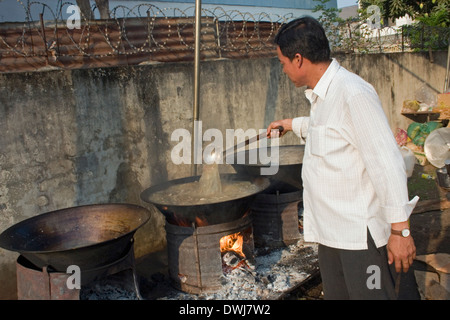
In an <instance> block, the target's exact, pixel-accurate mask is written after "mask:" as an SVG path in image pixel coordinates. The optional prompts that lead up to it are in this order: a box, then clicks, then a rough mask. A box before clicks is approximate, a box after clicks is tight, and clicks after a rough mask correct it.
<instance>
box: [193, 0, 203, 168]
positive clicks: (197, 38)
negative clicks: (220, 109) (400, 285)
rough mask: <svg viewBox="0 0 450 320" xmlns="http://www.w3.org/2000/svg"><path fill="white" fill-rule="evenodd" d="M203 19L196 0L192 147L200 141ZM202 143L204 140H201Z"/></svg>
mask: <svg viewBox="0 0 450 320" xmlns="http://www.w3.org/2000/svg"><path fill="white" fill-rule="evenodd" d="M201 18H202V1H201V0H195V52H194V55H195V56H194V118H193V139H192V146H194V144H195V141H197V139H198V137H197V136H198V134H199V133H198V132H197V129H198V128H197V125H196V122H197V121H198V120H199V105H200V35H201V33H200V32H201ZM199 141H202V139H199ZM196 147H197V148H202V145H201V144H200V145H197V146H196ZM195 149H196V148H194V147H193V148H192V160H193V161H192V164H193V175H194V176H196V175H197V163H196V162H198V160H200V159H196V154H197V150H195Z"/></svg>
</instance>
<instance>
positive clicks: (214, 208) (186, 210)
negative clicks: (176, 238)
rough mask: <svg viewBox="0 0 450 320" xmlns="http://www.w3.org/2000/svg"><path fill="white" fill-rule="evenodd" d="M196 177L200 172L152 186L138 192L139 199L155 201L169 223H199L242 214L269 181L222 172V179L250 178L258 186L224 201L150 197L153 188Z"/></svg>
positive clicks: (224, 220) (217, 220) (226, 219)
mask: <svg viewBox="0 0 450 320" xmlns="http://www.w3.org/2000/svg"><path fill="white" fill-rule="evenodd" d="M199 179H200V176H195V177H187V178H181V179H176V180H171V181H168V182H165V183H162V184H159V185H155V186H152V187H150V188H148V189H146V190H144V191H143V192H142V193H141V199H142V200H143V201H145V202H148V203H151V204H153V205H155V206H156V207H157V208H158V209H159V210H160V211H161V212H162V213H163V214H164V216H165V217H166V219H167V220H168V221H169V222H170V223H172V224H178V225H185V226H192V224H193V223H195V224H197V225H198V223H199V222H200V221H201V222H202V223H203V224H218V223H225V222H229V221H233V220H237V219H239V218H241V217H242V216H244V214H245V213H246V212H247V211H248V209H249V208H250V205H251V203H252V200H253V199H254V198H255V197H256V195H257V194H258V193H260V192H261V191H264V190H265V189H266V188H268V187H269V185H270V182H269V180H268V179H266V178H261V177H256V178H255V177H249V176H247V175H242V176H240V175H236V174H223V175H221V180H222V181H225V180H228V181H230V180H231V181H250V182H252V183H253V184H255V185H256V186H258V191H257V192H254V193H251V194H248V195H245V196H244V195H243V196H241V197H237V198H234V199H231V200H228V201H223V202H215V203H214V202H208V203H204V204H198V205H187V204H183V203H179V204H176V205H174V204H168V203H158V202H154V201H152V199H151V195H152V194H154V193H155V192H158V191H161V190H166V189H167V188H169V187H170V186H172V185H174V184H186V183H191V182H194V181H198V180H199Z"/></svg>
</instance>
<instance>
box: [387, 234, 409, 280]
mask: <svg viewBox="0 0 450 320" xmlns="http://www.w3.org/2000/svg"><path fill="white" fill-rule="evenodd" d="M387 251H388V262H389V264H392V263H395V270H396V271H397V273H400V272H401V271H402V270H403V272H407V271H408V269H409V267H410V266H411V265H412V263H413V260H414V259H415V258H416V246H415V245H414V240H413V238H412V237H411V235H409V236H408V237H406V238H404V237H402V236H398V235H393V234H391V236H390V237H389V240H388V244H387Z"/></svg>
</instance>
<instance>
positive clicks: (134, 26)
mask: <svg viewBox="0 0 450 320" xmlns="http://www.w3.org/2000/svg"><path fill="white" fill-rule="evenodd" d="M16 3H17V6H18V11H20V10H23V11H22V13H23V17H24V21H22V22H4V23H0V69H1V66H2V64H8V63H12V64H17V57H22V58H23V59H28V60H29V58H42V57H44V58H45V59H46V60H47V64H49V62H52V61H53V62H62V61H70V60H71V59H72V60H76V59H81V58H86V57H87V58H92V59H97V60H98V59H102V58H111V57H120V56H125V57H127V59H128V60H127V63H128V64H134V63H133V62H132V61H131V60H132V59H135V60H134V61H135V63H140V62H142V61H144V60H147V61H148V60H154V61H181V60H189V59H191V58H192V56H193V51H194V43H195V37H194V25H195V6H186V7H184V8H173V7H166V8H160V7H158V6H156V5H154V4H150V3H145V4H144V3H141V4H137V5H134V6H132V7H127V6H124V5H118V6H115V7H114V8H112V9H111V10H109V12H108V15H109V18H108V19H98V17H99V16H100V15H101V14H100V10H99V9H98V8H97V7H96V6H95V5H93V6H92V7H91V8H90V10H91V11H90V12H88V13H87V14H86V12H83V11H80V12H79V14H80V16H79V19H80V21H79V22H80V23H79V27H78V28H75V29H73V28H69V26H68V21H69V20H70V18H72V16H71V14H70V13H69V12H68V8H69V6H71V5H76V2H75V1H64V0H58V1H57V4H56V6H54V5H53V6H54V7H51V6H50V5H49V4H48V3H45V2H43V1H26V3H25V0H16ZM95 17H97V19H96V18H95ZM293 18H294V16H293V14H285V15H279V14H276V13H272V12H260V13H252V12H243V11H239V10H236V9H233V10H225V9H224V8H223V7H207V8H202V29H201V30H202V34H201V37H202V39H201V40H202V41H201V52H202V54H203V55H204V57H205V58H222V57H228V58H229V57H244V56H246V57H250V56H274V55H275V49H276V47H275V45H274V44H273V38H274V36H275V34H276V33H277V31H278V29H279V28H280V26H281V25H283V24H284V23H287V22H289V21H290V20H291V19H293ZM326 31H327V35H328V37H329V40H330V45H331V47H332V50H333V51H334V52H336V51H344V52H354V53H371V52H392V51H407V50H416V49H417V48H419V49H420V48H422V49H428V48H429V47H432V48H435V47H436V45H435V42H436V43H439V46H440V47H442V45H445V43H446V44H447V45H448V39H449V34H450V32H449V28H442V29H439V30H438V29H432V30H431V31H430V30H429V28H424V27H422V28H421V29H418V28H417V26H407V27H387V28H378V29H371V28H369V27H368V26H367V25H366V24H365V21H358V19H353V20H352V21H346V22H345V23H341V24H336V23H329V24H327V30H326ZM433 41H434V42H433ZM8 58H9V59H10V60H8ZM14 58H16V60H15V61H13V60H12V59H14ZM8 61H13V62H8ZM0 71H1V70H0Z"/></svg>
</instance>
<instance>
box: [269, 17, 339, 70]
mask: <svg viewBox="0 0 450 320" xmlns="http://www.w3.org/2000/svg"><path fill="white" fill-rule="evenodd" d="M274 41H275V44H277V45H278V46H279V47H280V50H281V53H282V54H283V55H284V56H286V57H288V58H289V59H291V60H292V59H294V58H295V55H296V54H297V53H299V54H301V55H302V56H303V57H304V58H307V59H308V60H309V61H311V62H312V63H317V62H325V61H329V60H330V45H329V43H328V39H327V36H326V35H325V30H324V29H323V27H322V26H321V25H320V23H319V22H318V21H317V20H316V19H314V18H312V17H309V16H305V17H301V18H298V19H295V20H292V21H290V22H289V23H287V24H284V25H283V26H282V27H281V28H280V30H279V31H278V34H277V35H276V36H275V40H274Z"/></svg>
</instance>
